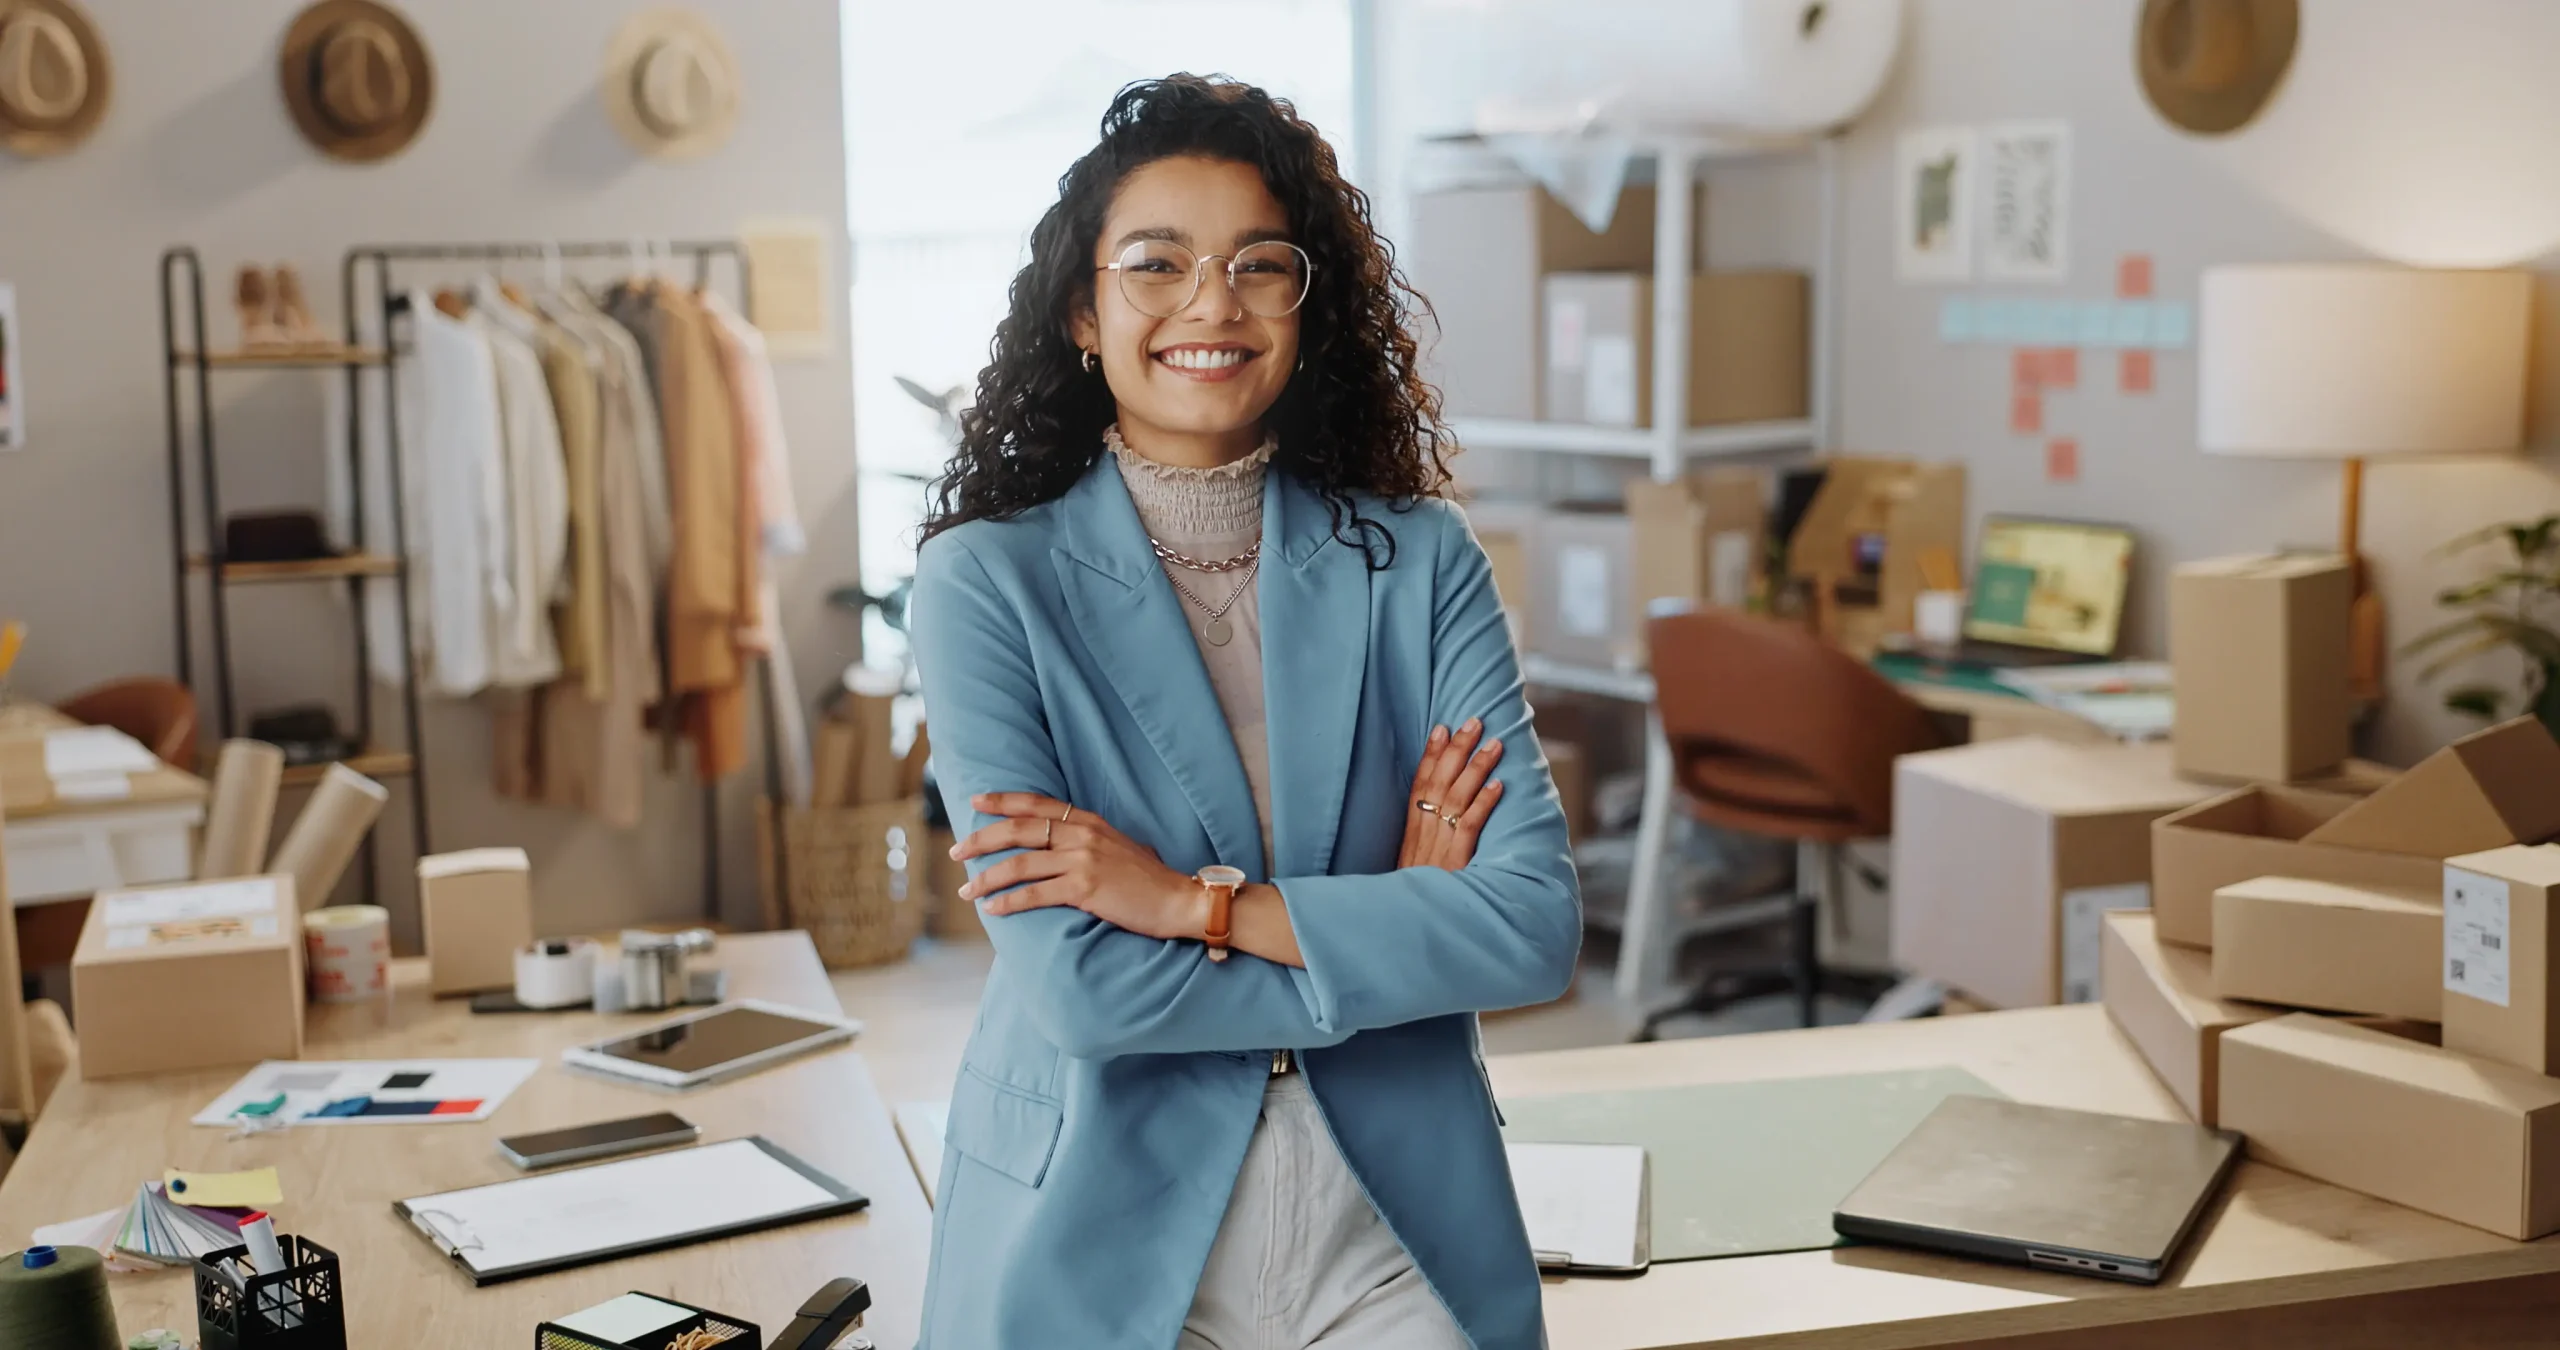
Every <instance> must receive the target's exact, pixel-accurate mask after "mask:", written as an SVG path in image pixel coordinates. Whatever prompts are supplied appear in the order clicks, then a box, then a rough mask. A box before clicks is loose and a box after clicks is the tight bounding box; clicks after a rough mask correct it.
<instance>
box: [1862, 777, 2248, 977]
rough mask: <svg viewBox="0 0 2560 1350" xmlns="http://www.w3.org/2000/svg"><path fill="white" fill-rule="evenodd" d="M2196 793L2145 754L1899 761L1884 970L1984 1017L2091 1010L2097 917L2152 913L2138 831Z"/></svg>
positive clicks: (2144, 839) (2147, 860) (2145, 836)
mask: <svg viewBox="0 0 2560 1350" xmlns="http://www.w3.org/2000/svg"><path fill="white" fill-rule="evenodd" d="M2207 790H2208V789H2204V788H2200V787H2198V786H2196V785H2195V784H2193V783H2189V782H2186V781H2184V780H2183V779H2180V778H2179V777H2178V776H2177V775H2176V774H2174V773H2173V772H2171V770H2170V765H2169V748H2168V747H2167V746H2165V745H2160V744H2157V743H2154V744H2149V745H2064V744H2062V743H2060V742H2057V741H2049V740H2044V739H2041V738H2037V737H2019V738H2017V739H2014V740H2005V741H1994V742H1991V743H1988V744H1982V745H1966V746H1958V747H1956V748H1954V749H1950V750H1932V751H1929V752H1928V753H1926V754H1918V755H1905V756H1903V757H1902V758H1901V760H1899V761H1897V762H1896V764H1895V766H1894V830H1893V836H1894V847H1893V863H1894V878H1893V955H1894V962H1895V964H1897V965H1899V966H1901V967H1903V968H1904V969H1906V970H1909V971H1912V972H1914V973H1916V974H1921V975H1929V976H1934V977H1936V978H1938V979H1940V980H1943V981H1945V982H1946V983H1948V984H1951V985H1954V986H1955V987H1956V988H1959V989H1962V990H1964V991H1965V992H1966V993H1969V994H1971V995H1973V996H1974V997H1975V998H1977V999H1980V1000H1982V1001H1983V1002H1986V1003H1989V1004H1992V1005H1993V1006H1995V1007H2003V1008H2017V1007H2029V1006H2034V1005H2037V1004H2046V1003H2058V1002H2085V1001H2087V1000H2090V999H2094V998H2096V997H2097V993H2098V967H2099V953H2100V946H2101V943H2100V933H2101V929H2102V919H2103V916H2104V914H2105V912H2106V911H2108V910H2111V909H2142V908H2145V907H2147V906H2148V905H2149V904H2150V901H2151V886H2150V879H2151V846H2150V839H2151V835H2150V831H2151V822H2152V821H2153V820H2154V819H2156V818H2158V817H2159V816H2161V815H2163V814H2166V813H2167V812H2170V811H2174V810H2176V809H2178V808H2179V807H2182V806H2185V805H2187V804H2189V803H2191V802H2193V801H2195V800H2196V799H2197V797H2199V796H2200V795H2202V794H2203V793H2204V792H2205V791H2207Z"/></svg>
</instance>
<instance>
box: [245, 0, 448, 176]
mask: <svg viewBox="0 0 2560 1350" xmlns="http://www.w3.org/2000/svg"><path fill="white" fill-rule="evenodd" d="M277 73H278V75H279V76H280V77H281V78H282V80H283V82H284V102H285V107H286V108H288V109H290V110H291V111H292V113H293V124H294V125H295V126H296V127H299V128H301V130H302V135H303V138H304V139H306V140H308V141H310V142H311V143H312V144H313V145H315V146H317V147H319V148H320V151H321V152H322V153H323V154H326V155H329V156H331V157H333V158H337V159H346V160H355V161H359V162H366V161H372V160H378V159H388V158H390V157H391V156H393V155H396V154H399V153H400V152H401V151H402V150H405V149H407V148H408V147H409V142H411V141H414V140H416V139H417V138H418V133H419V132H420V131H423V130H425V129H426V125H427V114H428V113H429V112H430V111H432V110H433V109H434V107H435V99H436V70H435V63H434V62H432V61H430V60H428V59H427V47H426V44H425V43H423V42H421V41H419V40H418V31H417V30H416V29H415V28H412V27H410V26H409V21H408V20H407V19H406V18H404V17H402V16H401V14H400V12H399V11H398V10H395V9H393V8H391V7H390V6H388V5H384V4H378V3H376V0H319V3H317V4H314V5H312V6H311V7H309V8H308V9H305V10H303V11H302V13H300V14H298V15H296V16H295V17H294V20H293V24H292V26H291V27H289V28H287V29H286V30H285V34H284V50H283V53H282V54H281V55H280V56H279V57H278V58H277Z"/></svg>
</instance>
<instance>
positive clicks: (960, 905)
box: [925, 830, 987, 942]
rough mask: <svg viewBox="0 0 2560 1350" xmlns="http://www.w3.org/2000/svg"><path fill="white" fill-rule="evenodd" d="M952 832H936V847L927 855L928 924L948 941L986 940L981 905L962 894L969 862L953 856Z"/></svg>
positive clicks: (931, 930) (936, 934)
mask: <svg viewBox="0 0 2560 1350" xmlns="http://www.w3.org/2000/svg"><path fill="white" fill-rule="evenodd" d="M951 843H952V840H951V832H950V831H949V830H935V831H934V832H933V851H932V853H931V854H930V855H929V856H928V857H926V859H925V865H926V876H925V903H926V905H927V906H928V908H929V911H930V912H929V913H928V914H927V915H926V918H925V928H926V930H927V931H928V932H931V933H932V934H933V935H934V936H935V937H937V938H940V939H942V940H943V941H945V942H984V941H986V940H987V921H986V918H985V916H983V915H981V914H979V913H978V907H977V906H976V905H975V904H973V903H971V902H969V901H967V900H963V899H961V898H960V886H961V883H963V882H965V881H967V880H968V879H969V866H968V864H966V863H961V862H954V861H952V858H951Z"/></svg>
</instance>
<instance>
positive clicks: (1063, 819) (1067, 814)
mask: <svg viewBox="0 0 2560 1350" xmlns="http://www.w3.org/2000/svg"><path fill="white" fill-rule="evenodd" d="M1075 818H1076V809H1075V808H1074V807H1072V806H1070V807H1068V808H1067V809H1066V810H1064V811H1061V812H1059V813H1058V823H1059V824H1061V825H1063V824H1065V823H1067V822H1068V821H1070V820H1073V819H1075Z"/></svg>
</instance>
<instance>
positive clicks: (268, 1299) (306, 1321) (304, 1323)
mask: <svg viewBox="0 0 2560 1350" xmlns="http://www.w3.org/2000/svg"><path fill="white" fill-rule="evenodd" d="M276 1246H277V1247H278V1248H279V1249H281V1250H282V1251H283V1253H284V1269H282V1270H280V1271H277V1272H276V1273H275V1274H273V1275H261V1274H259V1273H258V1272H257V1270H256V1268H254V1267H252V1266H251V1265H250V1264H249V1249H248V1248H247V1247H246V1246H240V1247H225V1248H223V1249H222V1250H221V1251H218V1252H214V1253H212V1254H210V1255H206V1256H199V1257H197V1258H196V1267H195V1269H196V1336H197V1338H198V1339H200V1340H202V1341H203V1342H204V1350H347V1305H346V1291H345V1289H344V1288H342V1287H341V1286H340V1285H339V1283H338V1254H337V1253H336V1252H333V1251H331V1250H329V1249H328V1248H326V1247H323V1246H321V1245H320V1244H319V1243H317V1242H313V1241H312V1240H310V1239H309V1238H299V1237H291V1236H287V1235H283V1234H279V1235H277V1237H276Z"/></svg>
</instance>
